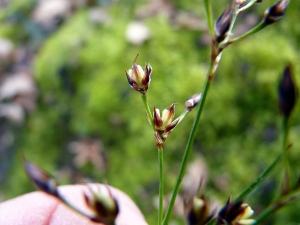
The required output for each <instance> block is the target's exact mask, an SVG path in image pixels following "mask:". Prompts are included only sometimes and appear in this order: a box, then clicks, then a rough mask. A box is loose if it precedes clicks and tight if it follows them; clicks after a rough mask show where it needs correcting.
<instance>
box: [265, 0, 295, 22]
mask: <svg viewBox="0 0 300 225" xmlns="http://www.w3.org/2000/svg"><path fill="white" fill-rule="evenodd" d="M289 2H290V1H289V0H281V1H279V2H277V3H275V4H274V5H272V6H271V7H270V8H268V9H267V10H266V11H265V13H264V17H263V22H264V23H265V24H266V25H270V24H272V23H275V22H277V21H278V20H281V18H282V17H283V15H284V13H285V10H286V8H287V6H288V4H289Z"/></svg>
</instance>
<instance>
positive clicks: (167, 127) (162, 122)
mask: <svg viewBox="0 0 300 225" xmlns="http://www.w3.org/2000/svg"><path fill="white" fill-rule="evenodd" d="M174 115H175V103H173V104H172V105H171V106H169V107H168V108H166V109H164V110H163V112H162V116H160V111H159V109H158V108H156V107H155V106H154V112H153V124H154V127H155V130H156V132H157V134H158V136H159V137H160V138H161V139H162V141H165V139H166V138H167V137H168V135H169V133H170V132H171V131H172V130H173V129H174V128H175V127H176V126H177V124H178V123H179V122H180V117H178V118H177V119H175V120H173V118H174Z"/></svg>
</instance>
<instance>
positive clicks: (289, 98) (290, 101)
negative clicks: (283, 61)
mask: <svg viewBox="0 0 300 225" xmlns="http://www.w3.org/2000/svg"><path fill="white" fill-rule="evenodd" d="M278 95H279V96H278V97H279V98H278V101H279V109H280V112H281V113H282V115H283V116H285V117H287V118H288V117H289V116H290V114H291V112H292V110H293V108H294V106H295V103H296V99H297V86H296V84H295V81H294V77H293V71H292V66H291V65H288V66H286V67H285V69H284V71H283V75H282V78H281V80H280V83H279V88H278Z"/></svg>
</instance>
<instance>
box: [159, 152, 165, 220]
mask: <svg viewBox="0 0 300 225" xmlns="http://www.w3.org/2000/svg"><path fill="white" fill-rule="evenodd" d="M163 152H164V149H163V147H160V148H158V162H159V208H158V224H159V225H161V224H162V220H163V202H164V153H163Z"/></svg>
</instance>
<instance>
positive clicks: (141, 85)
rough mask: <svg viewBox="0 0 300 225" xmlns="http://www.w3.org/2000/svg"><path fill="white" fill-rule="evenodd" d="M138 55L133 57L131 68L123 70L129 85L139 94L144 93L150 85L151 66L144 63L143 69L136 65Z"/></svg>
mask: <svg viewBox="0 0 300 225" xmlns="http://www.w3.org/2000/svg"><path fill="white" fill-rule="evenodd" d="M138 55H139V54H137V56H136V57H135V59H134V61H133V64H132V67H131V69H129V70H128V71H126V70H125V73H126V77H127V80H128V83H129V85H130V87H132V88H133V89H134V90H136V91H138V92H140V93H141V94H145V93H146V92H147V90H148V88H149V86H150V81H151V76H152V67H151V66H150V64H146V65H145V69H143V68H142V67H141V66H140V65H137V64H136V60H137V58H138Z"/></svg>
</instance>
